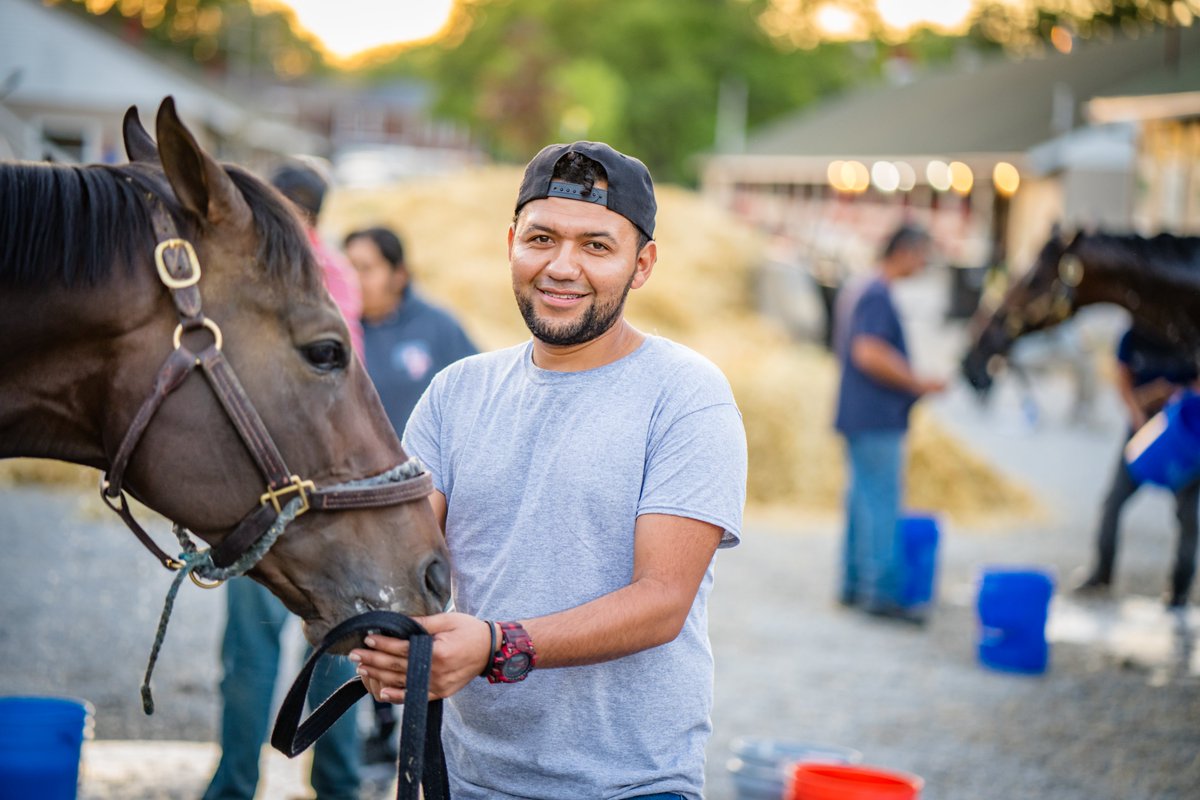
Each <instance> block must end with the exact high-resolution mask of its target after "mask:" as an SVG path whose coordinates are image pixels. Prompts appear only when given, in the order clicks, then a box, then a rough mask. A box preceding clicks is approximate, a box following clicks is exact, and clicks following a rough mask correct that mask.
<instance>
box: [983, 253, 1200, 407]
mask: <svg viewBox="0 0 1200 800" xmlns="http://www.w3.org/2000/svg"><path fill="white" fill-rule="evenodd" d="M1097 303H1112V304H1115V305H1119V306H1122V307H1123V308H1125V309H1126V310H1128V311H1129V313H1130V314H1131V315H1132V317H1133V320H1134V322H1135V324H1137V325H1139V326H1140V327H1142V328H1143V329H1145V330H1147V331H1149V332H1151V333H1153V334H1155V335H1157V336H1158V337H1159V338H1161V339H1163V340H1164V341H1167V342H1172V343H1176V344H1178V345H1180V346H1181V347H1183V348H1186V349H1188V350H1191V351H1192V352H1194V353H1196V354H1197V356H1198V357H1200V237H1180V236H1172V235H1170V234H1165V233H1164V234H1159V235H1157V236H1154V237H1151V238H1144V237H1142V236H1137V235H1114V234H1107V233H1087V232H1081V233H1078V234H1076V235H1075V237H1074V238H1073V239H1071V241H1070V242H1069V243H1068V242H1066V241H1065V240H1064V238H1063V237H1062V235H1061V234H1060V233H1059V232H1058V231H1057V230H1055V232H1054V233H1052V234H1051V236H1050V239H1049V240H1048V241H1047V242H1046V244H1045V245H1044V246H1043V247H1042V250H1041V252H1040V253H1039V254H1038V257H1037V260H1036V261H1035V262H1034V264H1033V266H1032V267H1031V268H1030V269H1029V271H1028V272H1026V273H1025V274H1024V275H1023V276H1022V277H1021V278H1020V279H1019V280H1018V281H1017V282H1016V283H1015V284H1014V285H1013V286H1012V287H1011V288H1010V289H1009V290H1008V292H1007V293H1006V294H1005V296H1004V298H1003V299H1002V300H1001V301H1000V303H999V306H998V307H996V308H995V309H994V310H992V309H987V308H984V307H982V306H981V308H980V310H979V311H978V312H976V314H975V317H974V318H973V319H972V321H971V323H970V326H969V330H970V345H969V346H968V349H967V351H966V354H965V355H964V357H963V360H962V369H963V374H964V376H965V377H966V379H967V381H968V382H969V383H970V384H971V385H972V386H973V387H974V388H975V389H976V390H977V391H979V392H980V393H986V392H987V391H988V390H989V389H990V388H991V386H992V381H993V378H994V377H995V375H996V373H997V372H998V371H999V369H1000V367H1001V366H1002V362H1003V361H1004V357H1005V356H1006V355H1007V354H1008V352H1009V350H1010V349H1011V347H1012V345H1013V342H1014V341H1016V340H1017V339H1019V338H1020V337H1021V336H1024V335H1025V334H1028V333H1032V332H1034V331H1041V330H1046V329H1048V328H1051V327H1053V326H1055V325H1058V324H1060V323H1061V322H1063V321H1065V320H1067V319H1069V318H1070V317H1071V316H1073V315H1074V314H1075V312H1076V311H1078V310H1079V309H1080V308H1082V307H1084V306H1087V305H1092V304H1097Z"/></svg>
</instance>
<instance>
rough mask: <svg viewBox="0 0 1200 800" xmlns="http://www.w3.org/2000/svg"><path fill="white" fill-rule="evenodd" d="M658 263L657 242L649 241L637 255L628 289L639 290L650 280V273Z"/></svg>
mask: <svg viewBox="0 0 1200 800" xmlns="http://www.w3.org/2000/svg"><path fill="white" fill-rule="evenodd" d="M657 262H658V242H656V241H654V240H653V239H651V240H650V241H648V242H646V243H645V244H644V245H642V249H641V250H640V251H639V252H638V254H637V263H636V264H635V265H634V271H633V281H632V282H631V283H630V284H629V288H630V289H640V288H641V287H642V285H643V284H644V283H645V282H646V281H648V280H650V273H652V272H653V271H654V265H655V263H657Z"/></svg>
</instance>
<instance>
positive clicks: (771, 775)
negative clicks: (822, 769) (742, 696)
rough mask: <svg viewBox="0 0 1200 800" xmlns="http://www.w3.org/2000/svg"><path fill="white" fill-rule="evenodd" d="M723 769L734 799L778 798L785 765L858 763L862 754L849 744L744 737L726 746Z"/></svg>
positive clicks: (783, 787)
mask: <svg viewBox="0 0 1200 800" xmlns="http://www.w3.org/2000/svg"><path fill="white" fill-rule="evenodd" d="M730 750H731V752H732V753H733V758H731V759H729V761H728V763H727V764H726V768H727V769H728V770H729V776H730V778H732V779H733V786H734V789H735V790H736V795H735V796H736V798H737V800H781V798H782V797H783V793H784V791H786V788H787V781H788V773H789V768H790V767H791V766H792V765H793V764H798V763H803V762H819V763H823V764H858V763H859V762H861V761H862V759H863V754H862V753H860V752H859V751H858V750H852V749H851V748H849V747H835V746H830V745H816V744H810V743H807V742H794V741H787V740H780V739H765V738H759V737H754V736H744V737H741V738H738V739H734V740H733V743H732V744H731V745H730Z"/></svg>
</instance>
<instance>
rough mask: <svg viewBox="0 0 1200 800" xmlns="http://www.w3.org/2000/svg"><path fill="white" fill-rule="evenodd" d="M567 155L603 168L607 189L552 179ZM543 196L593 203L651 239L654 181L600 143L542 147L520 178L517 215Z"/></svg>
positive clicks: (633, 160)
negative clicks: (582, 158) (585, 159)
mask: <svg viewBox="0 0 1200 800" xmlns="http://www.w3.org/2000/svg"><path fill="white" fill-rule="evenodd" d="M568 153H578V154H580V155H583V156H587V157H588V158H590V159H592V160H593V161H595V162H596V163H598V164H599V165H600V166H602V167H604V172H605V174H606V176H607V183H608V188H607V189H600V188H597V187H592V189H591V191H587V190H586V189H585V187H583V186H581V185H580V184H578V183H570V182H567V181H562V180H556V179H555V178H554V167H555V166H556V165H557V164H558V162H559V160H560V159H562V157H563V156H565V155H567V154H568ZM546 197H562V198H566V199H568V200H579V201H582V202H584V203H595V204H597V205H601V206H604V207H605V208H607V209H609V210H610V211H615V212H617V213H618V214H620V215H621V216H622V217H624V218H625V219H627V220H629V221H630V222H632V223H633V224H634V225H636V226H637V228H638V229H639V230H640V231H641V232H642V233H644V234H646V236H648V237H649V238H651V239H653V238H654V214H655V212H656V211H657V210H658V203H657V202H655V200H654V182H653V181H651V180H650V170H648V169H646V165H645V164H643V163H642V162H641V161H638V160H637V159H636V158H634V157H633V156H627V155H625V154H624V153H618V152H617V151H616V150H614V149H612V148H611V147H609V146H608V145H606V144H604V143H603V142H575V143H574V144H552V145H549V146H548V147H544V148H542V152H540V153H538V154H537V155H536V156H534V157H533V160H532V161H530V162H529V165H528V166H527V167H525V177H524V178H522V179H521V191H520V192H518V193H517V208H516V210H517V212H518V213H520V211H521V208H522V207H524V205H525V204H526V203H528V202H529V201H531V200H541V199H543V198H546Z"/></svg>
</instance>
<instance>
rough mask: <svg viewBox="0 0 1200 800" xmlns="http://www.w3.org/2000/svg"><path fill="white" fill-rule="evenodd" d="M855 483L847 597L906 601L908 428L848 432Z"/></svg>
mask: <svg viewBox="0 0 1200 800" xmlns="http://www.w3.org/2000/svg"><path fill="white" fill-rule="evenodd" d="M846 455H847V461H848V466H849V472H850V474H849V485H848V487H847V491H846V538H845V542H844V547H843V551H842V567H843V568H842V586H841V600H842V602H844V603H859V604H861V605H862V606H863V607H865V608H867V609H886V608H889V607H898V606H900V605H901V602H900V593H901V590H902V589H903V587H904V574H903V573H904V558H903V553H902V551H901V544H902V543H901V542H900V537H899V536H897V535H896V529H897V525H898V523H899V519H900V499H901V497H900V495H901V485H902V480H901V471H902V469H903V467H904V431H895V430H891V431H864V432H861V433H856V434H852V435H847V436H846Z"/></svg>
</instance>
